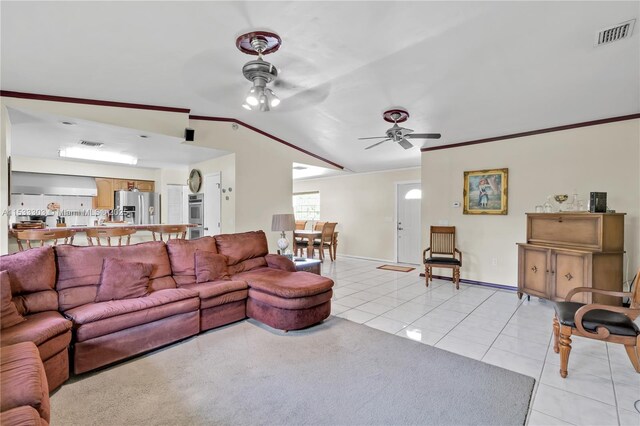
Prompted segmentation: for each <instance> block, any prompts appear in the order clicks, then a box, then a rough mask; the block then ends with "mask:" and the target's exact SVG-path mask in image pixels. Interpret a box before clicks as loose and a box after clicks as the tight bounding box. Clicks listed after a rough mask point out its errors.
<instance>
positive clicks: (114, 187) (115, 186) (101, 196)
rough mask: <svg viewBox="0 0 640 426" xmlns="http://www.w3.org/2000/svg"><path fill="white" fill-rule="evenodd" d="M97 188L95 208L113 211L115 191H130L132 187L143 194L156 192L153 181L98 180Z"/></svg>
mask: <svg viewBox="0 0 640 426" xmlns="http://www.w3.org/2000/svg"><path fill="white" fill-rule="evenodd" d="M96 187H97V189H98V195H97V196H96V197H93V208H94V209H99V210H112V209H113V192H114V191H128V190H129V188H130V187H131V188H137V189H138V191H141V192H154V191H155V182H154V181H152V180H127V179H111V178H96Z"/></svg>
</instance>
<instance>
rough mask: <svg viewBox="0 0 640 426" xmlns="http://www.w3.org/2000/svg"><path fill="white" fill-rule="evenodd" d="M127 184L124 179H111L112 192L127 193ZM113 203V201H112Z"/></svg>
mask: <svg viewBox="0 0 640 426" xmlns="http://www.w3.org/2000/svg"><path fill="white" fill-rule="evenodd" d="M128 190H129V184H128V181H127V180H125V179H113V189H112V191H128ZM111 198H113V194H111ZM112 202H113V200H112Z"/></svg>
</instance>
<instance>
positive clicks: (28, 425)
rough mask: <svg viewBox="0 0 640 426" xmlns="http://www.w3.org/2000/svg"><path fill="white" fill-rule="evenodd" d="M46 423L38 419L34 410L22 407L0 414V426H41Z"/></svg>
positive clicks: (25, 406) (37, 414)
mask: <svg viewBox="0 0 640 426" xmlns="http://www.w3.org/2000/svg"><path fill="white" fill-rule="evenodd" d="M47 424H48V423H47V422H46V421H45V420H44V419H43V418H41V417H40V413H38V410H36V409H35V408H33V407H31V406H28V405H23V406H21V407H17V408H12V409H11V410H7V411H3V412H2V413H0V425H2V426H5V425H7V426H9V425H10V426H43V425H47Z"/></svg>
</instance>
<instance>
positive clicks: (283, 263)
mask: <svg viewBox="0 0 640 426" xmlns="http://www.w3.org/2000/svg"><path fill="white" fill-rule="evenodd" d="M264 258H265V260H266V261H267V265H268V266H269V268H273V269H280V270H282V271H289V272H296V264H295V263H293V261H292V260H291V259H289V258H288V257H285V256H281V255H279V254H268V255H266V256H265V257H264Z"/></svg>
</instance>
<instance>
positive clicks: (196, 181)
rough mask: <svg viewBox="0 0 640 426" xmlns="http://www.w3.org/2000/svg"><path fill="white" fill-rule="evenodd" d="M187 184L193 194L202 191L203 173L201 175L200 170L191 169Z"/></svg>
mask: <svg viewBox="0 0 640 426" xmlns="http://www.w3.org/2000/svg"><path fill="white" fill-rule="evenodd" d="M187 184H188V185H189V189H190V190H191V192H194V193H195V192H198V191H200V187H201V186H202V173H200V170H198V169H191V172H190V173H189V180H188V181H187Z"/></svg>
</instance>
